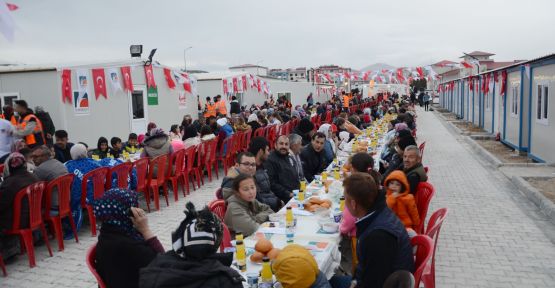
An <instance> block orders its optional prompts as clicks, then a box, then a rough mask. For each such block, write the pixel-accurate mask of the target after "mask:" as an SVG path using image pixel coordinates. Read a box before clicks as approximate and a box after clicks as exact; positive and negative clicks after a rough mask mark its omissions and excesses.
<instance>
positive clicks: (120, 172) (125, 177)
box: [106, 163, 133, 190]
mask: <svg viewBox="0 0 555 288" xmlns="http://www.w3.org/2000/svg"><path fill="white" fill-rule="evenodd" d="M131 170H133V163H121V164H118V165H116V166H114V167H112V168H110V171H109V172H108V176H107V177H106V190H110V188H112V179H113V177H114V174H115V175H116V179H117V186H116V187H117V188H122V189H127V188H128V187H129V176H130V175H131ZM114 188H115V187H114Z"/></svg>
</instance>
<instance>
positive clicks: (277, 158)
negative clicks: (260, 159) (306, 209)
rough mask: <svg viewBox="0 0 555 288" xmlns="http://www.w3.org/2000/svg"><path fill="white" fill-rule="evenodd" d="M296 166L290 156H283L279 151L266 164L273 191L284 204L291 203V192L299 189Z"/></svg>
mask: <svg viewBox="0 0 555 288" xmlns="http://www.w3.org/2000/svg"><path fill="white" fill-rule="evenodd" d="M299 164H300V163H299ZM294 165H297V164H296V163H295V162H294V161H292V158H291V157H290V156H289V154H287V155H281V154H279V152H277V151H272V153H270V156H268V159H266V161H265V162H264V167H265V168H266V172H267V173H268V177H269V179H270V185H271V188H272V191H273V192H274V193H275V194H276V195H277V197H279V199H281V201H283V203H287V202H289V200H290V199H291V196H290V195H291V192H293V190H295V189H299V177H298V173H297V169H296V167H295V166H294Z"/></svg>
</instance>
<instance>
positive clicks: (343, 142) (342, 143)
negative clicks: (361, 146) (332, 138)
mask: <svg viewBox="0 0 555 288" xmlns="http://www.w3.org/2000/svg"><path fill="white" fill-rule="evenodd" d="M349 138H350V134H349V132H347V131H341V132H339V144H338V145H337V155H338V156H345V157H347V156H349V153H350V150H348V145H347V144H348V143H349Z"/></svg>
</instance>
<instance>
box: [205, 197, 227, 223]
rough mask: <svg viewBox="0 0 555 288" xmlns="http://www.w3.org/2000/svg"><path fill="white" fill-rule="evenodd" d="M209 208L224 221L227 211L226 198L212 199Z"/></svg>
mask: <svg viewBox="0 0 555 288" xmlns="http://www.w3.org/2000/svg"><path fill="white" fill-rule="evenodd" d="M208 209H210V211H212V213H214V214H216V216H218V218H220V220H221V221H224V217H225V212H226V207H225V201H224V200H219V199H216V200H212V201H211V202H210V203H208Z"/></svg>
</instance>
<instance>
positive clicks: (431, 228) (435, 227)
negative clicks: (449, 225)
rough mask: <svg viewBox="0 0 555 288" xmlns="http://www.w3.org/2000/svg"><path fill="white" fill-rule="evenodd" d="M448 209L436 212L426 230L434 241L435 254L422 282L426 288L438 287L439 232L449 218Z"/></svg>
mask: <svg viewBox="0 0 555 288" xmlns="http://www.w3.org/2000/svg"><path fill="white" fill-rule="evenodd" d="M447 212H448V210H447V208H441V209H439V210H437V211H436V212H434V214H432V216H430V220H429V221H428V227H427V228H426V235H427V236H428V237H430V238H431V239H432V240H433V241H434V252H433V254H432V261H431V263H428V265H427V267H426V269H425V271H424V273H423V275H422V282H424V287H426V288H434V287H435V286H436V260H435V259H436V250H437V242H438V239H439V232H440V230H441V225H442V224H443V221H444V220H445V218H446V217H447Z"/></svg>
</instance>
